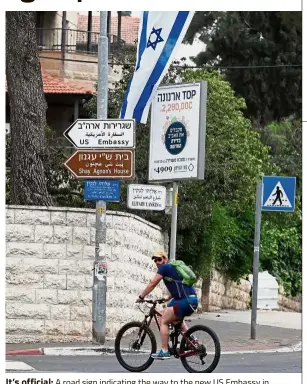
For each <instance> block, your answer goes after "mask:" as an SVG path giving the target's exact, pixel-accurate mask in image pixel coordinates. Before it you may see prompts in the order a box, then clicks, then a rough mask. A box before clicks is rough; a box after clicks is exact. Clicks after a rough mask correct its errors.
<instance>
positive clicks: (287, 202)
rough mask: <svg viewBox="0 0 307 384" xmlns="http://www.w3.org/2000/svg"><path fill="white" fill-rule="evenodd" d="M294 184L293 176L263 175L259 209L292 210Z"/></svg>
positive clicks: (293, 206) (293, 205) (293, 204)
mask: <svg viewBox="0 0 307 384" xmlns="http://www.w3.org/2000/svg"><path fill="white" fill-rule="evenodd" d="M295 184H296V178H295V177H284V176H264V177H263V178H262V186H263V190H262V204H261V210H262V211H285V212H293V211H294V208H295Z"/></svg>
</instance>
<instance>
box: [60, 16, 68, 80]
mask: <svg viewBox="0 0 307 384" xmlns="http://www.w3.org/2000/svg"><path fill="white" fill-rule="evenodd" d="M66 44H67V29H66V11H63V13H62V35H61V57H62V68H61V70H62V77H65V50H66Z"/></svg>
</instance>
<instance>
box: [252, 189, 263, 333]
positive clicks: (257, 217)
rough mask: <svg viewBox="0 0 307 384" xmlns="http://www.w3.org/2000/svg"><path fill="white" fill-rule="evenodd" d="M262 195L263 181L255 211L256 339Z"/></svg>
mask: <svg viewBox="0 0 307 384" xmlns="http://www.w3.org/2000/svg"><path fill="white" fill-rule="evenodd" d="M261 197H262V183H258V184H257V192H256V212H255V236H254V262H253V296H252V318H251V339H256V325H257V296H258V272H259V253H260V226H261Z"/></svg>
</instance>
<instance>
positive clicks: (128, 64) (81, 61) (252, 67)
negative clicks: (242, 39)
mask: <svg viewBox="0 0 307 384" xmlns="http://www.w3.org/2000/svg"><path fill="white" fill-rule="evenodd" d="M40 58H42V59H50V60H61V61H75V62H78V63H88V64H97V61H84V60H74V59H66V58H65V59H64V60H63V59H62V58H58V57H48V56H40ZM109 64H111V65H123V66H126V67H127V66H128V67H135V63H109ZM172 66H173V67H176V68H178V67H179V68H182V69H207V68H208V69H255V68H291V67H300V68H301V67H302V64H277V65H229V66H222V65H221V66H219V65H202V66H194V65H179V64H178V65H176V64H172Z"/></svg>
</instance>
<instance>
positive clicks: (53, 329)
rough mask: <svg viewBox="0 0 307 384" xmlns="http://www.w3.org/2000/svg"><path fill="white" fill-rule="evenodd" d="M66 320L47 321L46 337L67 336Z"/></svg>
mask: <svg viewBox="0 0 307 384" xmlns="http://www.w3.org/2000/svg"><path fill="white" fill-rule="evenodd" d="M64 324H65V321H64V320H46V322H45V333H46V335H53V336H61V335H65V331H64Z"/></svg>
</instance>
